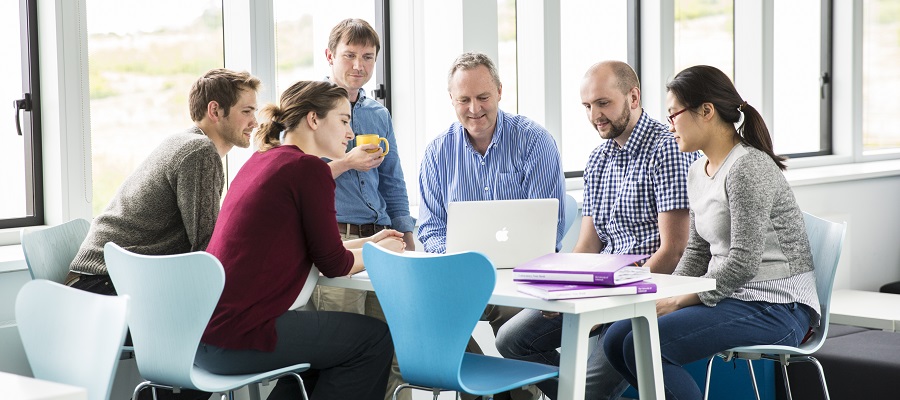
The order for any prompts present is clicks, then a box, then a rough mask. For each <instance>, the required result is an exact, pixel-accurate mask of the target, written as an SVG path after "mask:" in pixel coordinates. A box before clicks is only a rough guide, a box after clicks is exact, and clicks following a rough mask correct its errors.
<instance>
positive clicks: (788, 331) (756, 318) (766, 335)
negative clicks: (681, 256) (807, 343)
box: [603, 298, 809, 400]
mask: <svg viewBox="0 0 900 400" xmlns="http://www.w3.org/2000/svg"><path fill="white" fill-rule="evenodd" d="M806 308H807V307H806V306H804V305H802V304H798V303H790V304H772V303H767V302H761V301H741V300H735V299H728V298H726V299H724V300H722V301H720V302H719V303H718V304H717V305H716V306H715V307H708V306H705V305H703V304H699V305H695V306H690V307H685V308H682V309H680V310H678V311H675V312H672V313H670V314H667V315H664V316H662V317H660V318H659V347H660V352H661V353H662V371H663V383H664V384H665V390H666V399H677V400H687V399H702V398H703V393H702V392H701V391H700V387H699V386H697V383H696V382H695V381H694V379H693V378H691V376H690V374H689V373H688V372H687V371H686V370H685V369H684V368H683V367H682V366H683V365H685V364H688V363H691V362H694V361H697V360H702V359H707V358H709V357H712V356H713V355H715V354H716V353H719V352H722V351H725V350H728V349H730V348H733V347H739V346H752V345H772V344H774V345H784V346H797V345H799V344H800V341H801V340H802V339H803V336H804V335H805V334H806V331H807V330H808V329H809V314H808V312H807V310H806ZM603 348H604V350H606V354H607V356H608V357H609V362H610V363H611V364H612V365H613V367H615V369H616V370H618V371H619V373H621V374H622V376H624V377H625V380H627V381H628V382H629V383H631V384H632V385H633V386H634V387H637V378H635V371H636V368H635V362H634V340H633V337H632V332H631V321H618V322H616V323H614V324H613V325H612V326H611V327H610V328H609V330H608V331H607V332H606V338H605V339H604V341H603Z"/></svg>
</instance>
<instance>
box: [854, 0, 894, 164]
mask: <svg viewBox="0 0 900 400" xmlns="http://www.w3.org/2000/svg"><path fill="white" fill-rule="evenodd" d="M862 25H863V43H862V46H863V48H862V54H863V55H862V57H863V61H862V69H863V106H862V113H863V115H862V135H863V153H864V154H878V153H887V152H896V151H897V150H898V149H900V130H898V129H897V125H896V116H895V115H894V113H896V112H897V110H898V108H900V101H898V97H897V93H898V91H900V68H898V65H900V3H898V2H897V1H894V0H866V1H865V2H863V23H862Z"/></svg>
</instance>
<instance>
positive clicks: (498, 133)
mask: <svg viewBox="0 0 900 400" xmlns="http://www.w3.org/2000/svg"><path fill="white" fill-rule="evenodd" d="M505 119H506V113H504V112H503V110H501V109H499V108H498V109H497V121H496V124H494V134H493V135H492V136H491V143H490V144H489V145H488V147H487V150H486V151H485V152H484V155H485V156H486V155H487V153H488V152H490V151H491V148H493V147H494V146H496V145H498V143H500V140H501V139H503V133H504V132H505V129H503V126H504V124H503V121H504V120H505ZM459 127H460V132H462V139H463V143H464V144H465V146H466V148H467V149H469V150H471V151H473V152H475V148H473V147H472V142H471V141H470V140H469V134H468V133H467V132H466V128H465V127H464V126H462V124H461V123H460V124H459ZM476 153H477V152H476Z"/></svg>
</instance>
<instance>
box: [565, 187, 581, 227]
mask: <svg viewBox="0 0 900 400" xmlns="http://www.w3.org/2000/svg"><path fill="white" fill-rule="evenodd" d="M565 207H566V209H565V213H566V214H565V215H566V225H565V229H564V230H563V232H564V233H563V234H564V235H565V234H566V233H568V232H569V229H571V228H572V224H573V223H575V218H578V202H576V201H575V198H574V197H572V195H570V194H566V203H565Z"/></svg>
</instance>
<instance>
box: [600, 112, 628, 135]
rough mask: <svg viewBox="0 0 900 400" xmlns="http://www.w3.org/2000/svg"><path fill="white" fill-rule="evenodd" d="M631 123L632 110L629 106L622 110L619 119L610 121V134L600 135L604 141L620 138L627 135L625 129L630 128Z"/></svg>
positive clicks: (601, 133)
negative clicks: (624, 134)
mask: <svg viewBox="0 0 900 400" xmlns="http://www.w3.org/2000/svg"><path fill="white" fill-rule="evenodd" d="M629 123H631V110H629V109H628V104H626V105H625V107H623V108H622V114H621V115H619V118H617V119H615V120H612V119H611V120H609V133H607V134H605V135H604V134H603V132H599V131H598V132H599V133H600V137H601V138H604V139H615V138H617V137H619V136H622V134H623V133H625V129H627V128H628V124H629Z"/></svg>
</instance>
